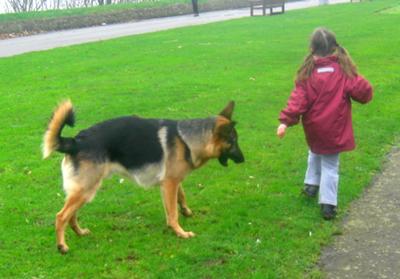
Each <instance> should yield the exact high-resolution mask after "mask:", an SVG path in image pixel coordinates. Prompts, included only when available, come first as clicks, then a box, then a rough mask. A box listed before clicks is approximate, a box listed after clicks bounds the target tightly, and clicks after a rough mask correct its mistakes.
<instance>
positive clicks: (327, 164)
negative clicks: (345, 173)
mask: <svg viewBox="0 0 400 279" xmlns="http://www.w3.org/2000/svg"><path fill="white" fill-rule="evenodd" d="M304 183H305V184H310V185H316V186H319V203H320V204H321V203H323V204H331V205H334V206H337V194H338V185H339V153H336V154H329V155H321V154H315V153H313V152H311V150H310V151H309V152H308V167H307V172H306V177H305V179H304Z"/></svg>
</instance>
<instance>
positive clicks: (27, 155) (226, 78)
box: [0, 0, 400, 278]
mask: <svg viewBox="0 0 400 279" xmlns="http://www.w3.org/2000/svg"><path fill="white" fill-rule="evenodd" d="M397 3H398V2H396V1H391V0H387V1H373V2H363V3H357V4H345V5H335V6H324V7H320V8H313V9H307V10H298V11H291V12H288V13H286V14H284V15H281V16H273V17H256V18H245V19H240V20H233V21H228V22H221V23H216V24H208V25H204V26H196V27H190V28H181V29H176V30H171V31H166V32H159V33H152V34H147V35H140V36H134V37H126V38H122V39H116V40H110V41H105V42H100V43H93V44H86V45H81V46H74V47H67V48H60V49H55V50H51V51H46V52H38V53H31V54H25V55H20V56H16V57H11V58H4V59H0V73H1V74H0V108H1V109H0V123H2V124H1V125H0V146H1V149H0V150H1V151H0V155H1V156H0V278H303V277H312V278H319V277H321V276H322V275H321V272H320V271H319V270H318V267H317V266H316V263H317V261H318V258H319V254H320V251H321V247H322V246H323V245H326V244H328V243H329V241H331V240H332V235H333V234H337V233H340V220H341V217H343V216H344V215H345V214H346V209H347V207H348V205H349V203H350V202H351V201H352V200H353V199H355V198H357V197H358V196H359V195H360V193H361V192H362V190H363V188H365V187H366V186H367V185H368V184H369V183H370V182H371V179H372V177H373V176H374V175H375V174H377V173H378V172H379V169H380V167H381V165H382V162H383V161H384V159H385V154H386V153H387V152H388V151H389V150H390V148H391V146H392V145H393V144H394V143H395V142H396V138H398V136H399V134H400V126H399V124H398V123H399V121H400V114H399V107H400V94H398V93H399V91H400V78H399V72H400V56H399V52H398V46H399V45H400V36H398V34H399V33H400V25H399V24H398V23H399V20H400V14H398V13H384V12H382V11H384V10H385V9H386V8H389V7H395V6H396V5H398V4H397ZM317 26H326V27H328V28H330V29H332V30H333V31H335V32H336V33H337V37H338V40H339V42H340V43H341V44H342V45H343V46H345V47H347V48H348V50H349V51H350V52H351V54H352V56H353V58H354V60H355V61H356V62H357V63H358V66H359V69H360V72H361V73H362V74H363V75H365V76H366V77H367V78H368V79H369V80H370V81H371V82H372V84H373V85H374V88H375V98H374V100H373V102H372V103H370V104H369V105H366V106H361V105H358V104H355V105H354V106H353V114H354V126H355V134H356V139H357V143H358V148H357V150H356V151H354V152H351V153H345V154H343V155H342V157H341V174H340V175H341V182H340V195H339V203H340V211H339V212H340V216H339V219H338V220H337V221H334V222H326V221H323V220H322V218H321V217H320V212H319V207H318V206H317V202H316V201H315V200H306V199H305V198H304V197H302V196H300V194H299V193H300V189H301V187H302V180H303V175H304V171H305V167H306V155H307V147H306V145H305V141H304V137H303V132H302V128H301V127H300V126H297V127H294V128H291V129H290V130H289V132H288V135H287V137H286V138H284V139H283V140H278V139H277V137H276V136H275V129H276V126H277V124H278V122H277V117H278V113H279V111H280V109H281V108H282V107H283V106H284V105H285V103H286V100H287V97H288V95H289V94H290V91H291V89H292V87H293V77H294V73H295V71H296V69H297V67H298V66H299V64H300V63H301V61H302V59H303V57H304V55H305V54H306V52H307V47H308V41H307V40H308V37H309V35H310V33H311V32H312V30H313V29H314V28H315V27H317ZM65 98H71V99H72V101H73V103H74V104H75V106H76V110H77V127H75V128H73V129H70V128H67V129H65V130H64V134H66V135H73V134H75V133H77V131H79V130H80V129H83V128H86V127H88V126H90V125H92V124H94V123H96V122H98V121H102V120H104V119H108V118H112V117H116V116H121V115H129V114H137V115H141V116H146V117H158V118H173V119H178V118H195V117H205V116H209V115H213V114H216V113H218V112H219V111H220V109H222V108H223V107H224V105H225V104H226V103H227V102H228V100H231V99H233V100H235V101H236V103H237V108H236V111H235V119H236V120H237V121H238V126H237V129H238V132H239V135H240V144H241V147H242V150H243V152H244V153H245V155H246V159H247V161H246V163H245V164H242V165H234V164H231V165H230V166H229V168H223V167H221V166H220V165H219V164H218V162H211V163H209V164H208V165H207V166H205V167H204V168H203V169H201V170H199V171H196V172H194V173H193V174H192V175H191V176H190V177H189V178H188V179H187V180H186V181H185V184H184V185H185V186H186V187H185V190H186V194H187V198H188V202H189V205H190V206H191V208H192V209H193V211H194V213H195V215H194V216H193V218H189V219H185V218H181V223H182V225H183V227H184V228H185V229H187V230H193V231H194V232H195V233H197V237H196V238H193V239H189V240H183V239H178V238H177V237H175V236H174V234H173V233H172V232H171V231H170V230H168V229H167V228H166V225H165V219H164V212H163V207H162V203H161V199H160V193H159V190H158V189H157V188H155V189H150V190H144V189H142V188H139V187H136V186H134V185H133V183H130V182H128V181H124V182H123V183H120V181H119V177H116V176H115V177H112V178H110V179H108V180H106V181H105V183H104V185H103V187H102V188H101V190H100V191H99V192H98V194H97V196H96V198H95V200H94V201H93V202H92V203H91V204H89V205H87V206H86V207H85V208H84V209H83V210H81V212H80V221H81V224H82V226H83V227H88V228H89V229H91V231H92V234H91V235H90V236H87V237H85V238H79V237H77V236H75V235H74V234H73V232H72V231H71V230H70V229H68V230H67V241H68V244H69V246H70V249H71V250H70V253H69V254H67V255H65V256H62V255H60V254H58V252H57V250H56V247H55V234H54V217H55V214H56V212H57V211H58V210H59V209H60V208H61V207H62V205H63V199H64V197H63V192H62V189H61V187H60V185H61V177H60V160H61V158H62V156H61V155H60V154H55V156H52V157H51V158H50V159H49V160H46V161H43V160H42V159H41V149H40V145H41V140H42V136H43V133H44V130H45V127H46V124H47V121H48V119H49V118H50V115H51V112H52V109H53V108H54V106H55V105H56V104H57V103H58V102H59V101H60V100H62V99H65Z"/></svg>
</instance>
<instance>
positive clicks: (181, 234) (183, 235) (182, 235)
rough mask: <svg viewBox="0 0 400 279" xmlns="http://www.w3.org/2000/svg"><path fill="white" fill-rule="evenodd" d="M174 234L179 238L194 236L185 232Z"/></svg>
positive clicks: (192, 233)
mask: <svg viewBox="0 0 400 279" xmlns="http://www.w3.org/2000/svg"><path fill="white" fill-rule="evenodd" d="M176 234H177V235H178V236H179V237H181V238H191V237H194V236H195V234H194V232H185V231H181V232H177V233H176Z"/></svg>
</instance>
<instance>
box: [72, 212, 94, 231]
mask: <svg viewBox="0 0 400 279" xmlns="http://www.w3.org/2000/svg"><path fill="white" fill-rule="evenodd" d="M76 214H77V213H75V214H74V215H72V217H71V219H70V220H69V225H70V226H71V228H72V230H73V231H74V232H75V233H76V234H77V235H79V236H84V235H88V234H90V230H89V229H82V228H81V227H80V226H79V223H78V217H77V216H76Z"/></svg>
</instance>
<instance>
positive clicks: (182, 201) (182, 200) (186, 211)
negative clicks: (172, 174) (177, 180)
mask: <svg viewBox="0 0 400 279" xmlns="http://www.w3.org/2000/svg"><path fill="white" fill-rule="evenodd" d="M178 204H179V206H180V208H181V212H182V214H183V216H185V217H190V216H192V215H193V213H192V210H191V209H190V208H189V207H188V205H187V203H186V195H185V192H184V191H183V188H182V184H179V189H178Z"/></svg>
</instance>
